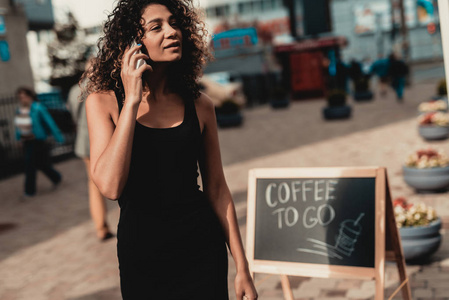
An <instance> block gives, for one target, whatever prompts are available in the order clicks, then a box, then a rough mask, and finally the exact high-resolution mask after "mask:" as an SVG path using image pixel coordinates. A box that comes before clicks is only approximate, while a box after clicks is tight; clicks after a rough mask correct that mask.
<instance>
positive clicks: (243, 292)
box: [197, 94, 257, 300]
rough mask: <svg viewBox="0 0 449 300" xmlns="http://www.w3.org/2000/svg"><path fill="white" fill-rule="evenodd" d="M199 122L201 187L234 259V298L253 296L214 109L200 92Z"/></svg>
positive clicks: (255, 293)
mask: <svg viewBox="0 0 449 300" xmlns="http://www.w3.org/2000/svg"><path fill="white" fill-rule="evenodd" d="M197 111H198V117H199V119H200V123H202V124H203V145H204V146H203V149H202V153H201V157H200V162H199V163H200V168H201V177H202V180H203V190H204V193H205V194H206V196H207V198H208V199H209V201H210V203H211V204H212V207H213V209H214V211H215V213H216V214H217V216H218V219H219V221H220V223H221V226H222V228H223V231H224V233H225V236H226V239H227V244H228V247H229V250H230V251H231V254H232V257H233V258H234V261H235V265H236V269H237V276H236V280H235V290H236V294H237V299H239V300H241V299H242V298H243V296H246V297H247V299H257V292H256V290H255V288H254V284H253V282H252V279H251V276H250V273H249V269H248V261H247V259H246V256H245V251H244V249H243V243H242V238H241V236H240V231H239V226H238V223H237V216H236V212H235V207H234V202H233V200H232V196H231V192H230V191H229V188H228V186H227V184H226V180H225V177H224V173H223V167H222V162H221V155H220V147H219V141H218V133H217V120H216V118H215V108H214V105H213V104H212V102H211V100H210V99H209V97H207V96H206V95H204V94H202V95H201V96H200V98H199V99H198V100H197Z"/></svg>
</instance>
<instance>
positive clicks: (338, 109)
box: [323, 89, 352, 120]
mask: <svg viewBox="0 0 449 300" xmlns="http://www.w3.org/2000/svg"><path fill="white" fill-rule="evenodd" d="M351 110H352V109H351V107H350V106H349V105H346V92H345V91H343V90H339V89H337V90H332V91H330V92H329V94H328V96H327V107H324V108H323V117H324V118H325V119H326V120H334V119H347V118H349V117H350V116H351Z"/></svg>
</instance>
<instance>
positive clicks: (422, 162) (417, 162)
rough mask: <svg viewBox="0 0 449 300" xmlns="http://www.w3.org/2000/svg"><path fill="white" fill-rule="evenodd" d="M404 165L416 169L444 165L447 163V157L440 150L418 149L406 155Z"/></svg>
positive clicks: (448, 162) (448, 161)
mask: <svg viewBox="0 0 449 300" xmlns="http://www.w3.org/2000/svg"><path fill="white" fill-rule="evenodd" d="M405 165H406V166H407V167H411V168H418V169H425V168H438V167H446V166H448V165H449V158H448V157H447V155H446V154H445V153H443V152H442V151H437V150H435V149H432V148H428V149H420V150H418V151H416V152H415V153H413V154H411V155H409V156H408V157H407V159H406V161H405Z"/></svg>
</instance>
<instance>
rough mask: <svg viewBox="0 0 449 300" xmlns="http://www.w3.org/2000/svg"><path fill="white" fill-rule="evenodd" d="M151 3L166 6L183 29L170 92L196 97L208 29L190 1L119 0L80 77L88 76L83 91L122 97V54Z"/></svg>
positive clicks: (171, 72) (140, 34)
mask: <svg viewBox="0 0 449 300" xmlns="http://www.w3.org/2000/svg"><path fill="white" fill-rule="evenodd" d="M150 4H161V5H164V6H166V7H167V8H168V10H169V11H170V12H171V13H172V14H173V16H174V17H175V18H176V20H177V23H178V24H179V27H180V29H181V32H182V39H183V40H182V58H181V60H179V61H176V62H173V63H172V64H171V65H170V66H169V70H168V74H169V75H168V87H169V89H170V91H171V92H175V93H177V94H179V95H181V96H186V97H189V98H192V99H195V98H197V97H199V94H200V92H199V86H198V83H197V78H198V76H199V75H200V74H201V71H202V67H203V65H204V64H205V63H206V62H207V61H208V59H210V58H211V55H210V52H209V50H208V46H207V41H206V37H207V35H208V32H207V30H206V29H205V24H204V22H203V21H202V20H201V18H200V14H199V13H198V11H197V10H196V9H195V8H194V7H193V3H192V0H119V1H118V4H117V6H116V7H115V8H114V10H113V12H112V13H111V14H110V15H109V16H108V20H107V21H106V23H105V24H104V29H103V32H104V36H103V37H101V38H100V39H99V40H98V43H97V46H98V49H99V52H98V54H97V57H96V58H94V59H93V60H92V65H91V66H90V67H89V68H88V69H87V70H86V72H85V73H84V74H83V76H82V78H81V80H80V83H81V82H82V81H83V80H84V79H86V78H87V79H88V82H87V84H86V86H85V89H84V93H87V94H89V93H93V92H106V91H110V90H114V91H116V92H119V93H120V94H121V95H122V97H123V99H124V89H123V84H122V80H121V77H120V72H121V64H122V58H123V54H124V51H125V49H126V47H127V46H129V45H130V44H131V43H132V41H134V40H141V39H142V37H143V36H144V28H143V26H142V14H143V12H144V9H145V8H146V7H147V6H148V5H150Z"/></svg>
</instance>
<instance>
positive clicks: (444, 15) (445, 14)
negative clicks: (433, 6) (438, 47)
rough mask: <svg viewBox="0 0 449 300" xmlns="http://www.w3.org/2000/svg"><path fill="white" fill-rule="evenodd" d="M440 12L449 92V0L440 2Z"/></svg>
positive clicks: (440, 0)
mask: <svg viewBox="0 0 449 300" xmlns="http://www.w3.org/2000/svg"><path fill="white" fill-rule="evenodd" d="M438 11H439V14H440V32H441V40H442V43H443V57H444V72H445V74H446V87H447V88H448V89H447V90H448V91H449V87H448V83H449V54H448V53H449V37H448V36H447V35H448V34H449V0H438Z"/></svg>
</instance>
